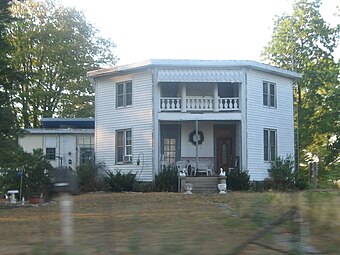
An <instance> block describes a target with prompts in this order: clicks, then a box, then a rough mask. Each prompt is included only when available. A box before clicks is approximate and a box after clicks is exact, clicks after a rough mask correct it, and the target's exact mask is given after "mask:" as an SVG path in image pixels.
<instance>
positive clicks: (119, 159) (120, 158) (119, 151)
mask: <svg viewBox="0 0 340 255" xmlns="http://www.w3.org/2000/svg"><path fill="white" fill-rule="evenodd" d="M123 156H124V148H123V147H118V148H117V162H123Z"/></svg>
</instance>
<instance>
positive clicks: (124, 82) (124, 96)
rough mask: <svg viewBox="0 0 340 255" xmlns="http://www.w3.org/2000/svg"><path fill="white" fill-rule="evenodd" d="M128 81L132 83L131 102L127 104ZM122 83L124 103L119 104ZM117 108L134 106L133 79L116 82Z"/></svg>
mask: <svg viewBox="0 0 340 255" xmlns="http://www.w3.org/2000/svg"><path fill="white" fill-rule="evenodd" d="M128 83H131V104H126V101H127V100H126V97H127V94H126V85H127V84H128ZM120 84H123V105H119V106H118V86H119V85H120ZM115 89H116V108H125V107H130V106H132V101H133V99H132V97H133V86H132V80H127V81H120V82H116V88H115Z"/></svg>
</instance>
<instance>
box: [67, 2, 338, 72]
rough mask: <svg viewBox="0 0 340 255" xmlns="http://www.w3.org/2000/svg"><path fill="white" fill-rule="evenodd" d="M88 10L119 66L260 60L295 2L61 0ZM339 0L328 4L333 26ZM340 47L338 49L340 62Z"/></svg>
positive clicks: (324, 7)
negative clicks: (280, 20)
mask: <svg viewBox="0 0 340 255" xmlns="http://www.w3.org/2000/svg"><path fill="white" fill-rule="evenodd" d="M61 2H62V3H63V4H64V5H67V6H74V7H76V8H77V9H78V10H82V11H84V13H85V15H86V17H87V19H88V20H89V21H90V22H91V23H92V24H94V25H95V26H96V27H97V28H99V29H100V31H101V34H102V36H104V37H109V38H111V39H112V40H113V41H114V42H115V43H116V45H117V49H116V54H117V56H118V57H119V59H120V61H119V62H118V65H121V64H128V63H133V62H138V61H143V60H147V59H214V60H215V59H217V60H218V59H225V60H238V59H249V60H256V61H261V57H260V54H261V51H262V50H263V47H264V46H265V45H266V44H267V42H268V41H269V40H270V37H271V34H272V29H273V19H274V18H275V16H281V15H282V14H283V13H284V12H286V13H288V14H290V13H291V9H292V2H293V0H62V1H61ZM337 5H340V2H339V1H338V0H323V5H322V9H321V14H322V15H323V17H324V19H325V20H326V21H327V22H329V23H330V24H332V25H333V26H334V25H335V24H339V23H340V17H335V16H334V15H333V14H334V13H335V12H336V6H337ZM339 56H340V49H339V47H338V49H337V51H336V57H337V58H339Z"/></svg>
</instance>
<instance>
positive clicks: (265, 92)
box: [262, 81, 277, 108]
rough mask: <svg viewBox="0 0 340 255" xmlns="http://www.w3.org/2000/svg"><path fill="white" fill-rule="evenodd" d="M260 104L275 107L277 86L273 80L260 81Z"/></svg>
mask: <svg viewBox="0 0 340 255" xmlns="http://www.w3.org/2000/svg"><path fill="white" fill-rule="evenodd" d="M272 88H273V89H272ZM262 104H263V106H265V107H268V108H277V86H276V83H275V82H269V81H263V82H262Z"/></svg>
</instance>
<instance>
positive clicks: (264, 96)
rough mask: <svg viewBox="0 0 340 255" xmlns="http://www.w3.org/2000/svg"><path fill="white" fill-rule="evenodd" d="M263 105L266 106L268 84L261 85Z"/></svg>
mask: <svg viewBox="0 0 340 255" xmlns="http://www.w3.org/2000/svg"><path fill="white" fill-rule="evenodd" d="M263 105H268V83H266V82H264V83H263Z"/></svg>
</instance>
